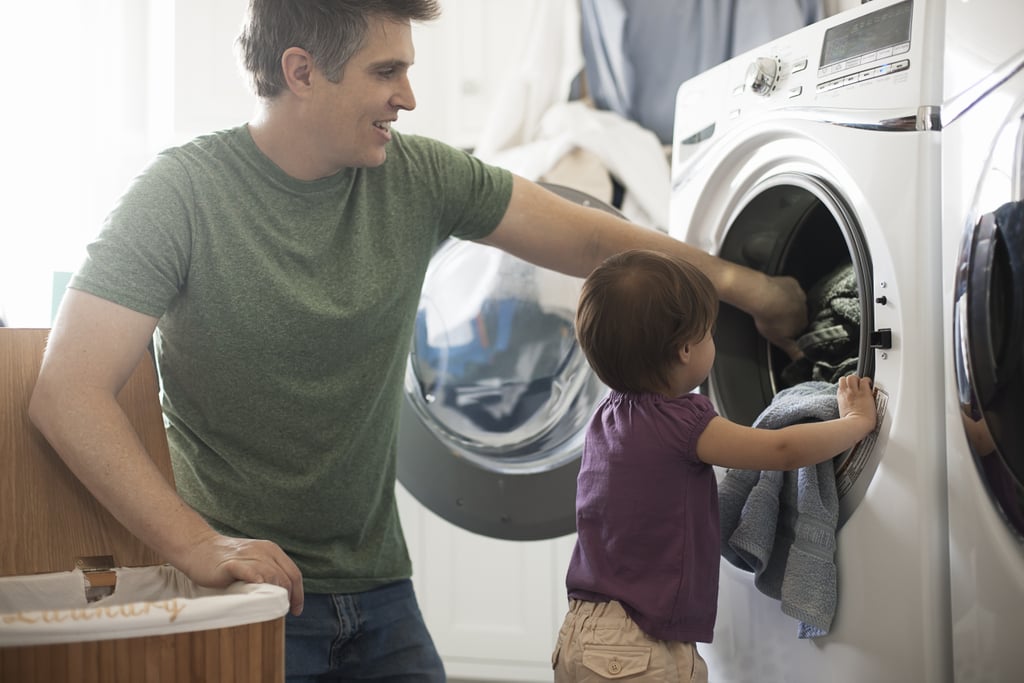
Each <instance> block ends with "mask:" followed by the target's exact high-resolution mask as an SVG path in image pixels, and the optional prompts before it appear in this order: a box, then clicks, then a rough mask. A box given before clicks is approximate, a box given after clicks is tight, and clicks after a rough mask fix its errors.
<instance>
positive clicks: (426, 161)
mask: <svg viewBox="0 0 1024 683" xmlns="http://www.w3.org/2000/svg"><path fill="white" fill-rule="evenodd" d="M399 139H400V140H401V145H402V151H403V153H404V154H407V155H408V156H409V159H410V164H409V166H410V168H411V169H413V170H414V172H416V173H422V174H424V175H423V176H422V177H426V178H429V179H430V183H431V186H430V188H429V191H431V192H436V197H434V199H435V200H438V201H439V202H440V204H441V219H440V221H439V225H440V226H442V227H443V230H444V232H443V233H442V234H441V235H439V237H440V238H441V239H444V238H447V237H457V238H459V239H466V240H478V239H481V238H484V237H486V236H487V235H489V234H491V233H492V232H493V231H494V229H495V228H497V227H498V223H500V222H501V219H502V218H503V217H504V215H505V211H506V210H507V209H508V204H509V202H510V201H511V199H512V173H511V172H510V171H509V170H507V169H504V168H500V167H498V166H491V165H490V164H486V163H484V162H483V161H481V160H480V159H478V158H477V157H475V156H473V155H472V154H470V153H469V152H466V151H464V150H461V149H457V148H455V147H451V146H450V145H446V144H445V143H443V142H439V141H437V140H433V139H431V138H426V137H420V136H416V135H406V136H402V137H401V138H399Z"/></svg>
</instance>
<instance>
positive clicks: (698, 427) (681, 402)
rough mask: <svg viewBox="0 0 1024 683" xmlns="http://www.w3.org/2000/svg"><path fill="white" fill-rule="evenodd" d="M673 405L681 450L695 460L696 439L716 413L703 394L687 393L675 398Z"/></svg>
mask: <svg viewBox="0 0 1024 683" xmlns="http://www.w3.org/2000/svg"><path fill="white" fill-rule="evenodd" d="M673 406H674V408H675V410H674V412H675V413H676V414H675V418H676V420H675V424H676V425H677V427H678V429H679V430H680V434H679V436H680V443H681V444H682V445H683V452H684V453H685V454H686V456H687V457H692V458H693V459H695V460H696V459H697V440H698V439H700V435H701V434H703V433H704V430H705V429H706V428H707V426H708V423H709V422H711V420H712V418H714V417H716V416H717V415H718V413H717V412H715V407H714V405H713V404H712V403H711V400H710V399H709V398H708V397H707V396H705V395H703V394H687V395H685V396H682V397H680V398H679V399H677V400H676V401H675V402H674V403H673Z"/></svg>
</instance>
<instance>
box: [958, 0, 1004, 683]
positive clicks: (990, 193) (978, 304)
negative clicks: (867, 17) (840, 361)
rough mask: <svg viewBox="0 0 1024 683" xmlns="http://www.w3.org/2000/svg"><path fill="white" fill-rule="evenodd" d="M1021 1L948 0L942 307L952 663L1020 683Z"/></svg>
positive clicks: (971, 673)
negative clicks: (951, 0)
mask: <svg viewBox="0 0 1024 683" xmlns="http://www.w3.org/2000/svg"><path fill="white" fill-rule="evenodd" d="M1022 25H1024V5H1022V4H1021V3H1005V2H999V1H998V0H988V1H986V0H978V1H976V2H971V3H968V4H963V3H959V2H953V3H951V4H950V5H949V8H948V11H947V26H948V28H947V46H946V60H945V64H946V66H945V79H944V80H945V88H946V93H947V96H948V97H947V101H946V102H945V103H944V104H943V107H942V110H943V113H942V120H943V132H942V137H943V293H944V296H945V301H944V303H943V308H944V313H945V327H944V334H943V336H944V337H945V346H946V354H945V372H946V377H947V379H946V391H945V395H946V439H947V445H946V455H947V467H948V476H949V478H948V481H949V533H950V590H951V595H952V602H951V612H952V620H953V621H952V629H953V671H954V677H955V679H956V680H957V681H964V682H965V683H966V682H975V681H977V682H982V681H986V682H992V683H999V682H1002V681H1019V680H1024V657H1022V656H1021V653H1020V634H1021V633H1024V421H1022V419H1021V418H1022V416H1024V40H1022V39H1021V37H1020V35H1019V29H1020V27H1021V26H1022Z"/></svg>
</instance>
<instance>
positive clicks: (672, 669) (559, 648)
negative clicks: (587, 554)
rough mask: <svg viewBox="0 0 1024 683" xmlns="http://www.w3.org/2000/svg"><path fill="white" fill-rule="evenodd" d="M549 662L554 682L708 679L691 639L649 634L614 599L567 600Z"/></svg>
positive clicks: (700, 681) (702, 681)
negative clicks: (682, 640)
mask: <svg viewBox="0 0 1024 683" xmlns="http://www.w3.org/2000/svg"><path fill="white" fill-rule="evenodd" d="M551 666H552V668H553V669H554V670H555V683H570V682H576V683H592V682H596V681H608V680H616V679H620V678H622V679H628V680H630V681H686V682H687V683H690V682H693V683H707V680H708V667H707V665H706V664H705V663H704V659H703V658H701V656H700V654H699V653H698V652H697V647H696V646H695V645H694V644H693V643H678V642H670V641H665V640H655V639H654V638H650V637H649V636H647V635H646V634H645V633H644V632H643V631H641V630H640V627H638V626H637V625H636V624H635V623H634V622H633V620H632V619H630V618H629V616H628V615H627V614H626V612H625V610H623V609H622V605H621V604H619V603H618V602H616V601H614V600H613V601H611V602H584V601H582V600H570V601H569V613H568V614H567V615H565V621H564V622H562V628H561V630H560V631H559V632H558V643H557V644H556V645H555V651H554V653H553V654H552V655H551Z"/></svg>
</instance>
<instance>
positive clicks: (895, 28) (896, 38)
mask: <svg viewBox="0 0 1024 683" xmlns="http://www.w3.org/2000/svg"><path fill="white" fill-rule="evenodd" d="M913 10H914V2H913V0H906V2H900V3H897V4H895V5H892V6H890V7H886V8H885V9H880V10H878V11H877V12H872V13H871V14H865V15H864V16H863V17H860V18H858V19H854V20H852V21H848V22H846V23H845V24H840V25H839V26H833V27H832V28H830V29H829V30H827V31H825V42H824V44H823V45H822V46H821V64H820V66H828V65H829V64H835V63H836V62H843V61H846V60H847V59H850V58H851V57H856V56H857V55H862V54H865V53H867V52H875V51H877V50H881V49H882V48H886V47H891V46H893V45H898V44H900V43H906V42H908V41H909V40H910V20H911V17H912V16H913Z"/></svg>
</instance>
